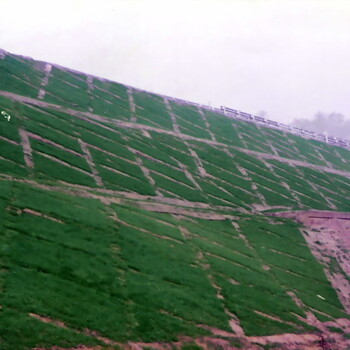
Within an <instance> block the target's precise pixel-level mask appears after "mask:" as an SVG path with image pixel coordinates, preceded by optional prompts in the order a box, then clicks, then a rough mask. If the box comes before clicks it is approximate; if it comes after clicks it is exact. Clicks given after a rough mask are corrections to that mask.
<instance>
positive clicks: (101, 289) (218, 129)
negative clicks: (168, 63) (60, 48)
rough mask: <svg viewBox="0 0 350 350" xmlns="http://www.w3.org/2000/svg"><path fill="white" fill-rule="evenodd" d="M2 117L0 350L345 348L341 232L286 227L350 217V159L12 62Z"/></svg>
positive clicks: (153, 98)
mask: <svg viewBox="0 0 350 350" xmlns="http://www.w3.org/2000/svg"><path fill="white" fill-rule="evenodd" d="M1 112H4V114H0V218H1V220H0V349H9V350H17V349H18V350H22V349H58V348H59V349H62V348H64V349H68V348H69V349H72V348H76V349H77V348H84V349H90V348H91V349H120V348H130V349H131V348H132V349H137V350H140V349H145V350H147V349H150V348H154V349H169V350H170V349H175V348H176V349H184V350H199V349H200V348H205V349H221V348H222V349H224V348H225V349H226V348H231V349H237V348H245V349H268V348H272V347H274V348H279V349H304V348H305V349H306V348H310V346H321V345H322V344H326V345H325V346H334V344H337V345H336V347H334V349H346V348H347V346H348V345H349V338H350V316H349V315H350V314H349V312H350V311H349V304H348V301H349V300H348V299H347V296H346V294H347V292H349V293H348V295H349V294H350V289H348V288H349V286H350V283H349V282H350V276H349V271H348V270H347V268H346V267H347V266H348V265H347V264H349V260H348V254H347V252H348V251H346V249H345V248H344V247H343V246H342V244H341V243H339V242H340V240H337V238H336V236H334V235H335V233H334V232H338V231H339V230H338V231H333V236H332V235H331V236H330V237H332V239H333V240H334V242H335V243H334V244H333V243H332V244H333V246H332V247H333V248H332V249H333V250H332V251H333V253H334V257H333V256H332V255H331V254H333V253H332V252H330V253H329V254H330V255H329V256H328V255H327V254H328V253H327V254H323V257H324V258H325V259H323V260H322V259H321V258H320V256H319V255H322V254H319V250H318V248H317V244H316V246H312V245H311V243H310V242H311V241H312V240H313V242H316V241H317V242H319V241H322V237H324V236H322V235H323V232H325V231H324V227H318V228H317V229H312V230H307V229H306V228H305V227H303V226H301V224H300V223H297V222H295V221H293V220H292V219H288V218H281V217H278V212H286V211H290V212H294V211H308V210H314V211H317V212H320V211H327V212H344V213H345V212H350V150H347V149H345V148H339V147H334V146H330V145H328V144H326V143H322V142H318V141H314V140H307V139H305V138H301V137H298V136H295V135H292V134H288V133H284V132H282V131H279V130H277V129H271V128H265V127H262V126H260V125H258V124H253V123H248V122H243V121H240V120H236V119H230V118H227V117H225V116H223V115H222V114H221V113H219V112H218V111H215V110H212V109H210V108H206V107H204V106H198V105H196V104H192V103H184V102H182V101H179V100H177V99H175V98H170V97H164V96H161V95H157V94H153V93H149V92H145V91H142V90H139V89H135V88H132V87H129V86H125V85H122V84H118V83H115V82H111V81H107V80H105V79H100V78H97V77H92V76H88V75H85V74H83V73H78V72H75V71H71V70H69V69H66V68H63V67H59V66H56V65H52V64H48V63H45V62H38V61H34V60H31V59H28V58H24V57H22V56H15V55H12V54H9V53H7V52H5V51H1V52H0V113H1ZM7 115H9V116H10V118H5V116H7ZM271 213H274V214H275V215H277V216H271V215H269V214H271ZM327 215H328V216H329V215H331V214H327ZM315 220H316V219H315ZM315 220H314V221H315ZM344 220H345V219H344ZM344 220H343V221H344ZM325 225H326V224H325ZM339 227H340V226H339ZM327 232H328V231H327ZM339 232H340V231H339ZM348 234H349V231H346V230H345V231H344V235H343V238H344V237H347V236H346V235H348ZM329 242H333V241H329ZM319 244H320V247H319V249H321V248H322V247H323V248H325V246H324V245H322V244H324V243H322V242H321V243H319ZM315 247H316V248H315ZM343 248H344V249H343ZM349 249H350V246H349ZM344 266H345V267H344ZM337 283H338V284H337ZM339 283H340V284H339ZM341 283H342V284H341ZM290 334H294V336H293V337H294V338H293V337H292V338H291V336H290ZM320 344H321V345H320ZM82 346H85V347H82ZM308 346H309V347H308ZM322 346H323V345H322ZM349 346H350V345H349ZM332 348H333V347H332ZM320 349H322V348H320ZM324 349H328V348H326V347H325V348H324Z"/></svg>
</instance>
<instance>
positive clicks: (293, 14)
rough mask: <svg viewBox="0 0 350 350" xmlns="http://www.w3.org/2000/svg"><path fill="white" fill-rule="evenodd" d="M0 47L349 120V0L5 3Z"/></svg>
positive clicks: (177, 93) (158, 86)
mask: <svg viewBox="0 0 350 350" xmlns="http://www.w3.org/2000/svg"><path fill="white" fill-rule="evenodd" d="M0 13H1V20H0V47H1V48H3V49H5V50H6V51H9V52H12V53H17V54H22V55H26V56H31V57H33V58H35V59H39V60H44V61H49V62H53V63H58V64H61V65H63V66H67V67H70V68H74V69H76V70H79V71H83V72H87V73H91V74H94V75H97V76H102V77H105V78H108V79H111V80H115V81H118V82H121V83H125V84H128V85H132V86H135V87H139V88H143V89H146V90H149V91H154V92H158V93H163V94H166V95H170V96H174V97H179V98H183V99H188V100H191V101H195V102H200V103H204V104H209V103H210V104H211V105H213V106H220V105H221V104H223V105H226V106H228V107H232V108H236V109H240V110H242V111H245V112H249V113H255V114H257V113H259V112H260V111H266V112H267V113H268V115H269V116H270V117H271V119H274V120H278V121H282V122H290V121H292V120H293V119H294V118H312V117H313V116H314V115H315V114H316V113H317V112H319V111H321V112H323V113H331V112H337V113H341V114H343V115H345V116H346V117H347V118H350V102H349V101H350V1H347V0H346V1H339V0H327V1H321V0H318V1H312V0H310V1H308V0H301V1H298V0H292V1H289V0H270V1H269V0H265V1H264V0H255V1H254V0H244V1H238V0H227V1H224V0H213V1H205V0H201V1H191V0H188V1H179V0H177V1H166V0H163V1H148V0H141V1H136V0H124V1H118V0H98V1H97V0H89V1H88V0H81V1H79V0H60V1H47V0H43V1H41V0H30V1H28V0H0Z"/></svg>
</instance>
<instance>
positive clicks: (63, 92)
mask: <svg viewBox="0 0 350 350" xmlns="http://www.w3.org/2000/svg"><path fill="white" fill-rule="evenodd" d="M45 91H46V94H45V96H44V101H46V102H49V103H54V104H59V105H63V106H65V107H68V108H74V109H79V110H84V111H85V110H87V108H88V106H89V97H88V94H87V91H86V90H82V89H80V88H78V87H74V86H72V85H69V84H67V83H66V82H65V81H63V80H60V79H49V84H48V85H47V86H46V87H45Z"/></svg>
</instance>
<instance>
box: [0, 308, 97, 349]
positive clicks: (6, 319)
mask: <svg viewBox="0 0 350 350" xmlns="http://www.w3.org/2000/svg"><path fill="white" fill-rule="evenodd" d="M0 334H1V338H0V347H1V348H2V349H16V350H26V349H32V348H34V347H51V346H61V347H72V346H75V345H77V344H86V345H91V346H93V345H103V343H101V342H100V341H98V340H97V339H95V338H92V337H88V336H85V335H83V334H79V333H77V332H75V331H73V330H70V329H65V328H60V327H56V326H54V325H50V324H46V323H43V322H41V321H39V320H37V319H35V318H33V317H30V316H28V315H26V314H25V313H22V312H18V311H16V310H12V309H10V308H4V309H1V310H0Z"/></svg>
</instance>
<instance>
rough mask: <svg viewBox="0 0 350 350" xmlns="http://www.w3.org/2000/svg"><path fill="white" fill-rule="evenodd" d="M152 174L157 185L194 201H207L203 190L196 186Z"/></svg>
mask: <svg viewBox="0 0 350 350" xmlns="http://www.w3.org/2000/svg"><path fill="white" fill-rule="evenodd" d="M151 176H152V178H153V179H154V180H155V182H156V186H157V187H158V188H160V189H164V190H166V191H169V192H171V193H174V194H176V195H177V196H179V197H181V198H183V199H185V200H189V201H194V202H206V199H205V197H204V195H203V194H202V192H201V191H200V190H198V189H196V188H191V187H187V186H184V185H181V184H180V183H178V182H174V181H172V180H169V179H167V178H165V177H164V176H160V175H158V174H155V173H152V174H151Z"/></svg>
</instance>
